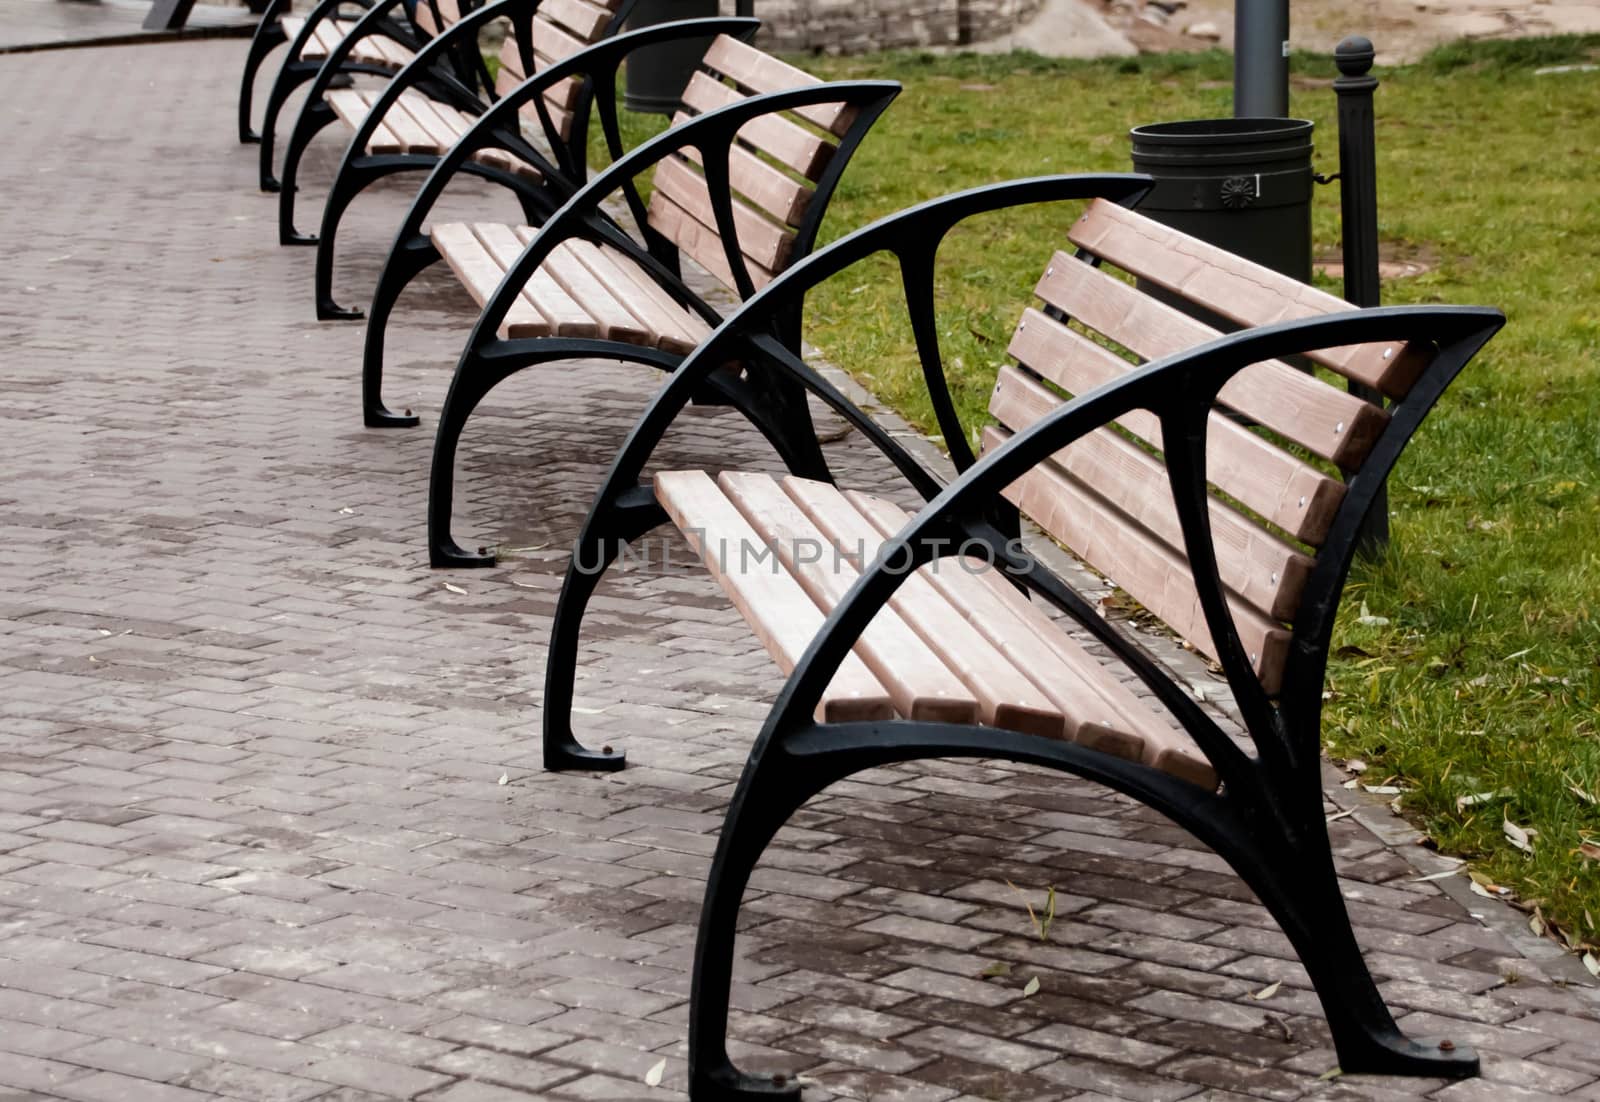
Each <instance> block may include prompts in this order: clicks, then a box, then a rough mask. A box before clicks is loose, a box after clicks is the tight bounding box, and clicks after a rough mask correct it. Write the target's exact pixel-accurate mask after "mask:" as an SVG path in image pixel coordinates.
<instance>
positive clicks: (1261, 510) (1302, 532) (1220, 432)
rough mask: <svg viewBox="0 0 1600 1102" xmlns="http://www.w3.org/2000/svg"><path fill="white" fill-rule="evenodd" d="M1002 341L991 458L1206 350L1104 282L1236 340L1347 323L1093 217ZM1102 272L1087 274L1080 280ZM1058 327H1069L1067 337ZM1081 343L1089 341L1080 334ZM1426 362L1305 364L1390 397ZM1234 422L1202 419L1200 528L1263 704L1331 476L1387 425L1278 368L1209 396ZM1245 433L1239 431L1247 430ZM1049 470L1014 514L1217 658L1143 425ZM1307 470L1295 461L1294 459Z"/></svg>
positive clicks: (1341, 353) (1399, 351) (1329, 499)
mask: <svg viewBox="0 0 1600 1102" xmlns="http://www.w3.org/2000/svg"><path fill="white" fill-rule="evenodd" d="M1068 237H1069V239H1070V240H1071V241H1072V243H1073V244H1075V245H1077V246H1078V248H1079V249H1080V250H1081V253H1080V255H1079V256H1073V255H1070V254H1068V253H1066V252H1057V253H1056V254H1055V256H1054V257H1053V258H1052V259H1051V261H1050V263H1049V266H1048V267H1047V268H1046V270H1045V273H1044V276H1043V277H1042V278H1041V279H1040V280H1039V283H1038V285H1037V287H1036V288H1035V293H1036V294H1037V295H1038V296H1039V297H1040V298H1041V299H1042V300H1043V301H1044V307H1043V309H1029V310H1027V311H1026V312H1025V314H1024V316H1023V318H1022V321H1021V323H1020V324H1019V325H1018V326H1017V329H1016V332H1015V333H1014V335H1013V336H1012V339H1011V343H1010V346H1009V352H1010V353H1011V355H1012V356H1014V357H1015V358H1016V359H1017V360H1018V362H1019V366H1017V367H1005V368H1002V369H1001V371H1000V374H999V377H998V378H997V380H996V382H995V387H994V392H993V394H992V396H991V400H990V405H989V409H990V412H991V413H992V414H993V415H994V417H995V419H996V420H997V421H998V422H999V426H998V427H991V428H989V429H986V430H985V434H984V448H985V450H986V451H987V450H990V449H992V448H994V447H997V446H998V445H999V444H1001V443H1003V442H1004V441H1005V440H1006V439H1008V438H1009V436H1010V434H1011V432H1013V431H1016V430H1020V429H1023V428H1026V427H1027V426H1028V425H1030V424H1032V423H1034V422H1035V421H1037V420H1038V419H1039V418H1040V417H1042V416H1044V415H1045V414H1046V413H1048V412H1050V411H1051V410H1052V409H1054V408H1055V407H1056V406H1058V405H1060V404H1061V403H1062V401H1063V398H1062V397H1061V394H1062V393H1065V394H1069V395H1072V394H1082V393H1086V392H1088V391H1090V390H1092V389H1094V388H1095V387H1097V386H1100V385H1101V384H1103V383H1105V382H1108V381H1110V380H1112V379H1114V378H1116V377H1118V376H1120V375H1122V374H1124V373H1126V372H1128V371H1130V370H1132V368H1133V367H1134V365H1135V363H1140V362H1144V361H1147V360H1153V359H1158V358H1160V357H1163V356H1166V355H1169V354H1172V353H1175V352H1180V351H1183V350H1185V349H1188V348H1192V347H1194V346H1196V345H1198V344H1202V343H1204V342H1206V341H1208V340H1211V339H1212V338H1214V337H1215V336H1217V331H1216V330H1214V329H1212V328H1210V327H1209V326H1207V325H1205V324H1203V323H1202V322H1199V321H1196V320H1194V319H1193V318H1192V317H1190V316H1189V315H1188V314H1186V313H1183V312H1180V311H1179V310H1177V309H1176V308H1174V307H1172V306H1169V305H1167V304H1166V303H1164V302H1162V301H1159V300H1158V299H1156V298H1154V297H1152V296H1150V295H1147V294H1145V293H1143V292H1142V291H1140V290H1138V289H1136V288H1135V287H1134V285H1132V284H1131V283H1129V282H1126V281H1124V280H1122V279H1118V278H1117V277H1116V276H1114V275H1112V274H1110V273H1109V272H1108V271H1106V270H1104V269H1105V267H1107V266H1114V267H1116V268H1118V269H1121V270H1122V271H1123V272H1125V273H1128V274H1132V275H1135V276H1138V277H1139V278H1140V279H1141V280H1142V281H1144V282H1145V283H1147V284H1150V285H1154V286H1156V287H1159V288H1160V289H1161V290H1162V291H1164V292H1167V293H1168V294H1170V295H1176V296H1178V297H1181V298H1182V299H1185V300H1187V301H1188V302H1191V303H1194V304H1195V305H1197V306H1200V307H1202V308H1204V309H1206V310H1209V311H1211V312H1213V313H1214V314H1217V315H1220V316H1222V317H1224V318H1226V319H1228V320H1229V321H1231V322H1234V323H1236V324H1238V325H1241V326H1253V325H1262V324H1266V323H1270V322H1275V321H1285V320H1289V319H1293V318H1300V317H1307V316H1312V315H1317V314H1324V313H1331V312H1334V311H1340V310H1349V309H1351V307H1350V305H1349V303H1347V302H1344V301H1343V300H1342V299H1339V298H1336V297H1334V296H1333V295H1329V294H1327V293H1325V292H1322V291H1319V290H1316V289H1315V288H1312V287H1309V286H1307V285H1305V284H1302V283H1300V282H1298V281H1296V280H1293V279H1290V278H1288V277H1286V276H1283V275H1280V274H1278V273H1276V272H1273V271H1271V270H1269V269H1267V268H1263V267H1261V266H1260V265H1258V264H1253V263H1251V262H1249V261H1246V260H1242V259H1240V258H1239V257H1237V256H1234V255H1233V254H1231V253H1228V252H1226V251H1225V250H1222V249H1219V248H1217V247H1215V246H1212V245H1208V244H1206V243H1204V242H1201V241H1198V240H1196V239H1194V238H1192V237H1189V236H1187V235H1185V234H1182V233H1179V232H1178V231H1176V230H1173V229H1170V228H1168V227H1166V226H1163V225H1161V224H1159V223H1157V222H1154V221H1152V220H1151V219H1149V218H1146V217H1144V216H1143V215H1140V214H1137V213H1135V212H1133V211H1130V210H1128V209H1126V208H1124V207H1122V206H1119V205H1118V204H1116V203H1110V202H1106V201H1104V200H1099V201H1096V202H1095V203H1094V204H1093V205H1091V206H1090V207H1089V208H1088V210H1087V211H1086V212H1085V214H1084V215H1083V216H1082V218H1080V219H1079V220H1078V221H1077V222H1076V223H1074V225H1073V227H1072V229H1071V231H1070V232H1069V233H1068ZM1096 259H1097V260H1099V261H1101V262H1102V263H1101V265H1098V266H1097V265H1096V264H1093V263H1090V262H1089V261H1091V260H1096ZM1069 321H1070V324H1069ZM1091 334H1092V335H1091ZM1431 356H1432V348H1431V347H1430V348H1425V349H1424V348H1411V347H1407V346H1404V345H1394V344H1372V345H1360V346H1353V347H1348V348H1335V349H1329V350H1326V351H1324V352H1320V353H1315V354H1312V355H1311V356H1310V357H1309V358H1310V359H1312V360H1314V361H1315V362H1316V363H1317V364H1318V365H1320V366H1322V367H1325V368H1329V369H1331V370H1332V371H1334V372H1337V373H1338V374H1340V375H1343V376H1345V377H1346V378H1348V379H1351V380H1354V381H1356V382H1359V383H1362V384H1364V385H1366V386H1370V387H1374V388H1376V389H1377V390H1378V391H1380V392H1381V393H1383V394H1384V395H1386V396H1388V397H1390V398H1401V397H1404V395H1405V394H1406V392H1407V391H1408V390H1409V389H1410V387H1411V385H1412V384H1413V383H1414V382H1415V381H1416V379H1417V377H1418V375H1419V374H1420V373H1421V372H1422V370H1423V368H1424V367H1426V365H1427V363H1428V361H1429V359H1430V358H1431ZM1219 398H1220V401H1221V402H1223V403H1225V404H1226V405H1227V406H1228V407H1230V409H1231V410H1232V411H1234V413H1235V414H1236V415H1237V416H1236V417H1230V416H1228V415H1227V414H1226V413H1225V412H1218V411H1214V412H1213V413H1212V415H1211V420H1210V426H1209V430H1208V433H1207V453H1206V462H1207V478H1208V480H1209V482H1210V483H1211V485H1212V486H1213V487H1214V488H1215V490H1216V491H1219V492H1214V493H1213V494H1212V495H1211V502H1210V515H1211V526H1212V532H1213V541H1214V543H1215V545H1216V555H1217V563H1218V571H1219V575H1220V577H1221V579H1222V581H1223V583H1224V585H1225V586H1226V587H1227V590H1228V600H1229V605H1230V609H1231V612H1232V615H1233V618H1234V621H1235V624H1236V627H1237V630H1238V632H1239V637H1240V639H1241V641H1242V642H1243V643H1244V646H1245V650H1246V651H1247V652H1248V654H1249V656H1250V660H1251V662H1252V664H1253V665H1254V667H1255V671H1256V674H1257V676H1258V677H1259V678H1260V679H1261V683H1262V687H1263V689H1264V690H1265V691H1266V692H1267V693H1268V694H1269V695H1275V694H1276V693H1277V692H1278V689H1279V687H1280V685H1281V683H1282V676H1283V670H1284V663H1285V661H1286V659H1287V657H1288V649H1289V641H1290V632H1289V630H1288V628H1287V627H1286V625H1288V624H1292V623H1293V621H1294V619H1295V614H1296V612H1297V610H1298V609H1299V606H1300V598H1301V594H1302V592H1303V590H1304V587H1305V583H1306V580H1307V578H1308V576H1309V575H1310V572H1311V568H1312V565H1313V560H1314V557H1315V555H1316V553H1317V548H1318V547H1320V546H1321V544H1322V543H1323V541H1324V539H1325V538H1326V537H1327V534H1328V528H1329V525H1330V524H1331V523H1332V520H1333V516H1334V513H1335V511H1336V510H1337V509H1338V506H1339V503H1340V501H1341V500H1342V499H1343V496H1344V483H1343V481H1342V480H1341V479H1340V477H1339V476H1338V474H1337V473H1336V472H1335V470H1334V468H1335V467H1337V468H1342V469H1344V470H1345V471H1353V470H1357V469H1359V468H1360V466H1361V464H1362V463H1363V462H1364V461H1365V459H1366V457H1367V454H1368V452H1369V451H1370V450H1371V448H1372V446H1373V444H1374V442H1375V441H1376V440H1377V437H1378V435H1379V434H1380V433H1381V432H1382V430H1383V428H1384V426H1385V425H1386V424H1387V422H1388V418H1389V415H1388V414H1387V413H1386V412H1385V411H1384V409H1383V408H1382V407H1381V406H1380V405H1378V404H1375V403H1373V402H1369V401H1366V400H1364V399H1362V398H1360V397H1357V396H1356V395H1354V394H1351V393H1349V392H1348V391H1347V390H1346V389H1344V388H1343V387H1337V386H1330V385H1328V384H1327V383H1325V382H1322V381H1321V380H1319V379H1318V378H1316V377H1315V375H1313V374H1312V373H1310V372H1308V371H1303V370H1299V369H1297V368H1295V367H1291V366H1290V365H1289V364H1287V363H1283V362H1281V361H1272V362H1266V363H1259V364H1255V365H1253V366H1251V367H1249V368H1247V369H1245V370H1244V371H1243V372H1241V373H1240V374H1239V375H1238V376H1236V377H1235V378H1234V379H1233V381H1232V382H1230V383H1229V384H1228V385H1227V386H1226V387H1224V388H1223V390H1222V392H1221V394H1220V396H1219ZM1247 424H1248V425H1249V426H1250V427H1247ZM1119 428H1120V430H1122V431H1119V429H1114V428H1110V427H1106V428H1102V429H1099V430H1097V431H1096V432H1094V433H1092V434H1090V435H1089V436H1086V437H1084V438H1083V439H1081V440H1079V441H1078V442H1076V443H1074V444H1073V445H1072V446H1071V447H1069V448H1066V449H1064V450H1063V451H1061V452H1059V453H1057V455H1056V456H1055V457H1054V459H1053V461H1052V462H1050V463H1047V464H1045V465H1043V466H1041V467H1038V468H1035V469H1034V470H1033V471H1031V472H1029V474H1028V475H1027V476H1025V477H1024V478H1023V479H1021V480H1019V481H1018V482H1017V483H1015V484H1014V485H1013V486H1012V487H1011V488H1010V490H1009V491H1008V496H1009V497H1010V498H1011V500H1012V501H1013V503H1014V504H1016V505H1017V506H1018V508H1019V509H1020V510H1021V511H1022V512H1023V513H1025V514H1027V515H1028V516H1030V517H1032V518H1033V519H1034V521H1035V522H1036V523H1038V524H1039V525H1040V527H1042V528H1043V529H1044V530H1045V531H1047V532H1049V533H1050V534H1051V535H1052V536H1054V537H1055V538H1056V539H1058V540H1060V541H1061V542H1062V543H1064V544H1065V545H1066V546H1068V547H1069V548H1071V549H1072V551H1073V552H1074V553H1075V554H1077V555H1078V556H1079V557H1081V558H1082V559H1084V560H1085V561H1087V562H1088V563H1089V564H1090V565H1091V566H1093V567H1094V568H1095V569H1096V570H1098V571H1100V572H1101V573H1102V574H1104V575H1105V576H1106V577H1108V578H1110V579H1111V580H1112V581H1113V582H1115V583H1116V584H1117V585H1119V586H1120V587H1122V588H1123V589H1124V590H1125V591H1127V593H1128V594H1129V595H1130V596H1132V597H1133V598H1134V599H1135V600H1137V601H1138V602H1139V603H1140V604H1142V605H1144V606H1145V608H1147V609H1148V610H1149V611H1150V612H1152V613H1154V614H1155V615H1156V616H1158V617H1160V618H1161V619H1162V620H1164V621H1165V622H1166V623H1167V625H1168V626H1170V627H1171V628H1172V629H1174V630H1175V631H1176V632H1178V634H1180V635H1181V636H1183V637H1184V639H1186V640H1187V641H1188V642H1189V643H1191V644H1192V645H1193V646H1194V647H1195V648H1196V649H1198V650H1200V651H1202V652H1203V653H1205V654H1207V655H1209V656H1211V657H1213V658H1214V657H1216V652H1215V649H1214V647H1213V645H1212V641H1211V638H1210V634H1209V632H1208V630H1207V628H1206V623H1205V616H1204V614H1203V613H1202V611H1201V608H1200V603H1199V600H1198V598H1197V595H1196V588H1195V583H1194V578H1193V575H1192V574H1191V573H1190V569H1189V563H1188V561H1187V557H1186V555H1185V553H1184V549H1183V548H1184V543H1183V537H1182V533H1181V530H1180V528H1179V524H1178V515H1177V511H1176V509H1175V508H1174V506H1173V504H1172V491H1171V489H1170V486H1169V484H1168V482H1167V473H1166V469H1165V466H1164V465H1163V463H1162V461H1161V458H1160V456H1159V451H1160V448H1161V429H1160V425H1159V423H1158V422H1157V420H1156V418H1155V417H1154V416H1153V415H1151V414H1149V413H1146V412H1144V411H1136V412H1134V413H1131V414H1129V415H1128V416H1127V417H1124V418H1123V419H1122V420H1121V421H1120V423H1119ZM1308 455H1309V457H1310V458H1307V456H1308Z"/></svg>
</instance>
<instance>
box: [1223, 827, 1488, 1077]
mask: <svg viewBox="0 0 1600 1102" xmlns="http://www.w3.org/2000/svg"><path fill="white" fill-rule="evenodd" d="M1315 806H1316V807H1317V809H1318V811H1319V813H1320V807H1321V805H1320V801H1319V802H1318V803H1317V804H1316V805H1315ZM1313 832H1315V834H1320V844H1319V842H1318V841H1317V840H1316V839H1315V837H1312V838H1305V837H1302V839H1301V840H1300V841H1299V843H1298V844H1292V843H1289V842H1287V841H1285V840H1284V839H1283V838H1281V837H1280V838H1279V839H1277V841H1276V845H1274V846H1273V847H1272V849H1273V850H1275V851H1276V852H1272V851H1269V852H1268V854H1267V855H1266V856H1265V860H1264V861H1262V860H1260V859H1259V858H1258V861H1257V862H1250V861H1239V860H1236V859H1235V858H1234V857H1232V856H1230V855H1228V854H1223V856H1224V857H1227V858H1228V859H1229V862H1230V863H1231V864H1233V865H1234V867H1235V868H1236V869H1237V871H1238V872H1239V874H1240V875H1241V876H1242V877H1244V879H1245V880H1246V881H1247V882H1249V883H1250V886H1251V887H1252V888H1253V889H1254V890H1255V893H1256V895H1257V896H1258V897H1259V898H1260V899H1261V902H1262V903H1263V904H1264V905H1265V906H1266V907H1267V909H1268V910H1269V911H1271V912H1272V916H1273V917H1274V918H1275V919H1277V921H1278V925H1279V926H1280V927H1281V928H1282V930H1283V932H1284V934H1285V935H1286V936H1287V937H1288V938H1289V940H1290V941H1291V942H1292V943H1293V944H1294V947H1295V951H1296V952H1297V953H1298V954H1299V955H1300V962H1301V963H1302V964H1303V965H1304V966H1305V969H1306V972H1307V973H1308V974H1309V975H1310V976H1311V982H1312V984H1313V985H1314V986H1315V987H1316V990H1317V996H1318V998H1319V999H1321V1001H1322V1008H1323V1012H1324V1013H1325V1014H1326V1015H1327V1018H1328V1029H1329V1031H1330V1032H1331V1033H1332V1034H1333V1044H1334V1049H1335V1051H1337V1052H1338V1054H1339V1067H1340V1069H1341V1070H1342V1071H1344V1072H1345V1073H1346V1074H1350V1075H1353V1074H1362V1075H1420V1076H1434V1077H1438V1078H1443V1079H1461V1078H1466V1077H1469V1076H1474V1075H1477V1074H1478V1057H1477V1054H1476V1053H1474V1052H1473V1051H1472V1049H1471V1048H1469V1047H1468V1046H1467V1045H1466V1044H1464V1043H1461V1042H1457V1041H1454V1040H1452V1039H1450V1038H1439V1037H1434V1038H1418V1039H1412V1038H1409V1037H1407V1036H1406V1035H1405V1034H1404V1033H1402V1032H1401V1031H1400V1027H1399V1026H1397V1025H1396V1024H1395V1021H1394V1016H1393V1015H1391V1014H1390V1013H1389V1008H1388V1006H1386V1005H1385V1004H1384V1001H1383V996H1382V995H1380V994H1379V993H1378V987H1377V984H1376V983H1375V982H1374V981H1373V978H1372V973H1371V971H1369V970H1368V968H1367V963H1366V960H1365V959H1364V958H1363V957H1362V953H1361V947H1360V945H1358V944H1357V943H1356V937H1355V932H1354V931H1353V930H1352V928H1351V926H1350V916H1349V912H1348V911H1347V910H1346V908H1345V904H1344V897H1343V895H1342V894H1341V893H1340V891H1339V881H1338V875H1337V873H1336V872H1335V869H1334V864H1333V855H1332V853H1331V851H1330V850H1329V848H1328V843H1327V833H1326V829H1325V827H1324V826H1323V824H1322V823H1320V822H1318V823H1316V824H1308V825H1307V829H1306V834H1313ZM1258 862H1259V864H1260V865H1261V866H1262V867H1254V866H1255V865H1256V864H1257V863H1258Z"/></svg>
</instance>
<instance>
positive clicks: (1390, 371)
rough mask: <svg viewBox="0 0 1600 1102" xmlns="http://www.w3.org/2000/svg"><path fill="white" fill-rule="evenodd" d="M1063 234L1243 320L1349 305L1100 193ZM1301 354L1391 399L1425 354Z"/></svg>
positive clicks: (1394, 346)
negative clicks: (1101, 195) (1103, 196)
mask: <svg viewBox="0 0 1600 1102" xmlns="http://www.w3.org/2000/svg"><path fill="white" fill-rule="evenodd" d="M1067 238H1068V239H1069V240H1070V241H1071V242H1072V243H1073V244H1074V245H1078V246H1080V247H1081V248H1084V249H1087V250H1088V251H1089V252H1091V253H1093V254H1094V255H1096V256H1098V257H1101V258H1103V259H1105V260H1108V261H1110V262H1111V263H1112V264H1115V265H1116V266H1117V267H1119V268H1121V269H1123V270H1124V271H1127V272H1131V273H1133V274H1134V275H1137V276H1140V277H1142V278H1144V279H1146V280H1148V281H1149V282H1151V283H1153V284H1155V285H1156V286H1158V287H1161V288H1163V289H1165V290H1167V291H1171V292H1172V293H1174V294H1178V295H1182V296H1183V297H1184V298H1186V299H1188V300H1189V301H1190V302H1194V303H1197V304H1199V305H1201V306H1204V307H1205V308H1206V309H1208V310H1210V311H1212V312H1213V313H1216V314H1220V315H1221V316H1223V317H1225V318H1227V319H1229V320H1230V321H1234V322H1237V323H1238V324H1240V325H1244V326H1256V325H1268V324H1271V323H1272V322H1278V321H1289V320H1292V319H1294V318H1309V317H1315V316H1317V315H1319V314H1333V313H1339V312H1341V311H1347V310H1351V309H1353V307H1352V306H1351V305H1350V303H1348V302H1346V301H1345V300H1344V299H1342V298H1338V297H1337V296H1334V295H1330V294H1328V293H1327V292H1326V291H1321V290H1318V289H1317V288H1315V287H1312V286H1311V285H1309V284H1306V283H1301V282H1300V281H1299V280H1297V279H1291V278H1289V277H1288V276H1286V275H1283V274H1282V273H1280V272H1275V271H1273V270H1272V269H1271V268H1267V267H1264V266H1262V265H1260V264H1256V263H1254V262H1252V261H1249V260H1246V259H1244V258H1243V257H1241V256H1237V255H1235V254H1233V253H1230V252H1228V251H1227V250H1226V249H1221V248H1218V247H1217V246H1215V245H1212V244H1210V243H1208V242H1205V241H1201V240H1199V239H1198V238H1194V237H1190V236H1189V235H1188V234H1185V233H1180V232H1179V231H1178V230H1175V229H1172V228H1171V227H1169V226H1163V225H1162V224H1161V223H1159V222H1156V221H1154V220H1153V219H1150V218H1147V217H1145V216H1144V215H1142V214H1139V213H1137V212H1135V211H1131V210H1128V209H1127V208H1126V207H1123V206H1121V205H1120V204H1117V203H1112V202H1109V201H1107V200H1105V199H1097V200H1095V201H1094V202H1093V203H1092V204H1090V206H1089V209H1088V210H1087V211H1085V212H1084V214H1083V216H1082V217H1081V218H1080V219H1079V220H1078V221H1077V222H1075V223H1073V225H1072V228H1071V230H1069V231H1068V233H1067ZM1306 355H1307V357H1308V358H1309V359H1311V360H1314V361H1316V362H1317V363H1319V364H1322V365H1323V366H1324V367H1328V368H1331V369H1332V370H1334V371H1337V372H1338V373H1339V374H1341V375H1344V376H1345V377H1346V378H1350V379H1354V380H1356V381H1357V382H1360V383H1365V384H1366V385H1367V386H1371V387H1376V388H1377V389H1379V390H1381V391H1382V392H1383V393H1384V394H1386V395H1388V396H1389V397H1391V398H1403V397H1405V395H1406V393H1407V392H1408V391H1410V389H1411V386H1412V384H1413V383H1415V382H1416V381H1417V376H1418V375H1419V374H1421V372H1422V369H1423V368H1424V367H1426V366H1427V364H1428V360H1429V354H1428V353H1427V352H1426V351H1424V350H1421V349H1412V348H1410V347H1409V346H1407V345H1405V344H1404V343H1401V342H1395V341H1391V342H1387V343H1376V344H1362V345H1346V346H1344V347H1342V348H1327V349H1321V350H1319V351H1316V352H1308V353H1307V354H1306Z"/></svg>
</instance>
